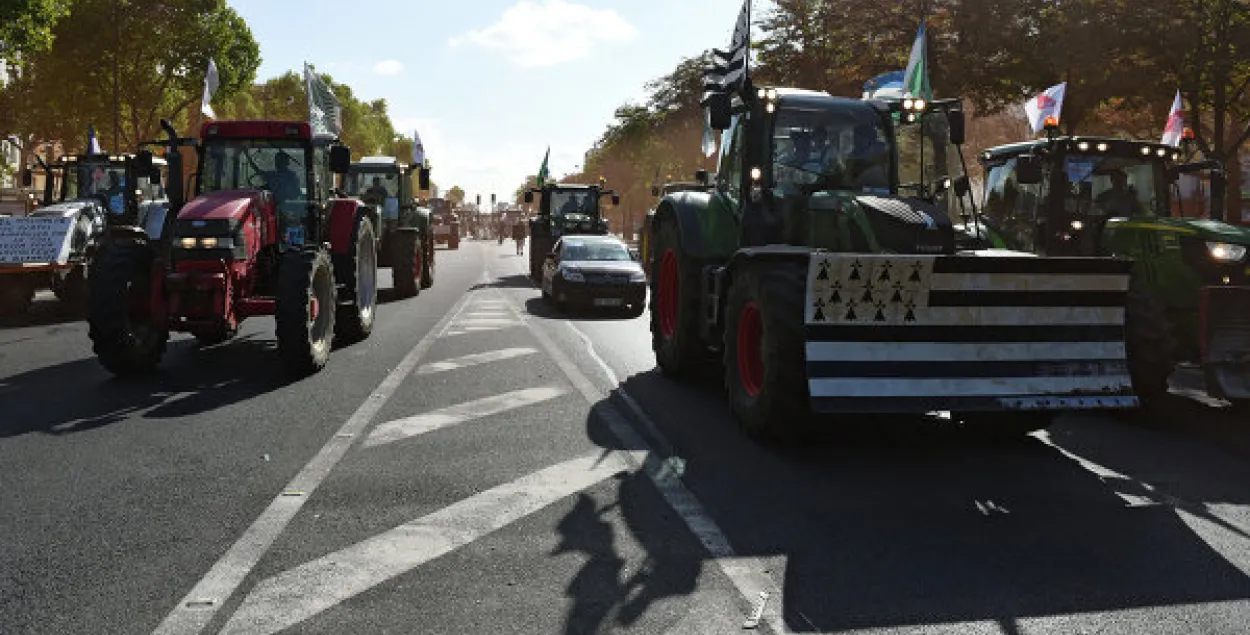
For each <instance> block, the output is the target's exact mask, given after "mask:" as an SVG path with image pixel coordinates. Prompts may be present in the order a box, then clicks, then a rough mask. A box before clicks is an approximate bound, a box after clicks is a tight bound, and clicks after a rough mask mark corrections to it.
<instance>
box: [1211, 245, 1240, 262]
mask: <svg viewBox="0 0 1250 635" xmlns="http://www.w3.org/2000/svg"><path fill="white" fill-rule="evenodd" d="M1207 253H1209V254H1211V258H1212V259H1214V260H1218V261H1219V262H1241V259H1242V258H1245V257H1246V246H1245V245H1232V244H1229V243H1207Z"/></svg>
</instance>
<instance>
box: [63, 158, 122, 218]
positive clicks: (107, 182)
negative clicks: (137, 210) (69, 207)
mask: <svg viewBox="0 0 1250 635" xmlns="http://www.w3.org/2000/svg"><path fill="white" fill-rule="evenodd" d="M64 174H65V176H64V180H63V181H62V183H61V200H65V201H72V200H74V199H78V198H96V199H100V200H107V201H108V202H109V204H108V205H109V211H111V212H113V213H114V214H120V213H122V212H123V211H124V209H125V206H124V204H123V202H122V201H123V192H124V191H125V187H126V167H125V166H124V165H122V164H114V163H110V162H109V161H107V160H95V161H90V160H88V161H78V162H76V163H75V164H71V165H70V166H69V168H68V169H66V170H65V172H64Z"/></svg>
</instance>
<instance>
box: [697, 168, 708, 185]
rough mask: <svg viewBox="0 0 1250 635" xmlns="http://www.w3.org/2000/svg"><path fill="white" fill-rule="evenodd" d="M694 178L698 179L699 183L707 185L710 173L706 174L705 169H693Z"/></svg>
mask: <svg viewBox="0 0 1250 635" xmlns="http://www.w3.org/2000/svg"><path fill="white" fill-rule="evenodd" d="M694 180H695V181H698V182H699V184H700V185H707V184H708V182H709V181H710V180H711V175H710V174H708V171H707V170H695V171H694Z"/></svg>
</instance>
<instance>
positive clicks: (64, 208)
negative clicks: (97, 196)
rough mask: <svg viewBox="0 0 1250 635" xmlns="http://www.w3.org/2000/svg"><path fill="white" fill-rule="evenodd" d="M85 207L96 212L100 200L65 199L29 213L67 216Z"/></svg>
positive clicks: (54, 216) (40, 215) (37, 215)
mask: <svg viewBox="0 0 1250 635" xmlns="http://www.w3.org/2000/svg"><path fill="white" fill-rule="evenodd" d="M87 209H94V210H96V211H97V212H98V211H99V209H100V202H99V201H96V200H93V199H80V200H77V201H65V202H64V203H53V204H52V205H49V206H47V207H41V208H39V209H37V210H35V211H33V212H31V213H30V215H31V216H33V217H36V218H68V217H72V216H77V215H78V214H80V213H81V212H83V211H84V210H87Z"/></svg>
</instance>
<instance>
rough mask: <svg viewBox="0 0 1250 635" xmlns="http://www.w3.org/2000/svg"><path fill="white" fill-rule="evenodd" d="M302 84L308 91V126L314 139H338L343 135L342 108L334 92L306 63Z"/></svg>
mask: <svg viewBox="0 0 1250 635" xmlns="http://www.w3.org/2000/svg"><path fill="white" fill-rule="evenodd" d="M304 84H305V86H306V89H307V91H308V125H310V126H312V133H313V136H314V137H338V136H339V135H341V134H343V107H342V106H341V105H339V100H338V98H337V97H335V96H334V92H333V91H331V90H330V87H329V86H326V84H325V82H323V81H321V78H320V77H317V74H316V73H314V72H313V70H312V68H311V67H309V66H308V64H307V63H305V64H304Z"/></svg>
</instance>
